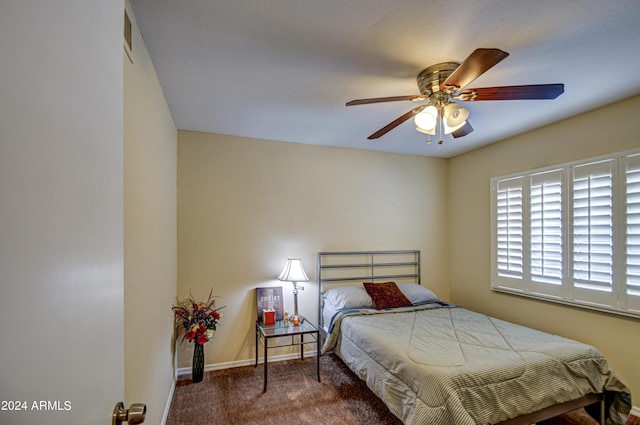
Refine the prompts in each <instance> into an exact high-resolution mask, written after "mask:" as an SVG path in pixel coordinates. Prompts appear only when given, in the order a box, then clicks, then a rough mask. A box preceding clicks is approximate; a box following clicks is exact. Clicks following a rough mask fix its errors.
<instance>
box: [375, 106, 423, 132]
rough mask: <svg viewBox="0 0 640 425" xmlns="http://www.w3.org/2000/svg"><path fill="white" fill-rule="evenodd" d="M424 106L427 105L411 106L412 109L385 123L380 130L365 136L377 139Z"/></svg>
mask: <svg viewBox="0 0 640 425" xmlns="http://www.w3.org/2000/svg"><path fill="white" fill-rule="evenodd" d="M426 107H427V105H420V106H418V107H416V108H413V109H412V110H410V111H409V112H407V113H406V114H404V115H402V116H401V117H399V118H396V119H395V120H393V121H391V122H390V123H389V124H387V125H385V126H384V127H382V128H381V129H380V130H378V131H376V132H375V133H373V134H372V135H371V136H369V137H367V139H369V140H373V139H377V138H378V137H381V136H384V135H385V134H387V133H388V132H390V131H391V130H393V129H394V128H396V127H397V126H399V125H400V124H402V123H403V122H405V121H407V120H408V119H409V118H411V117H413V116H414V115H416V114H418V113H420V112H421V111H422V110H423V109H424V108H426Z"/></svg>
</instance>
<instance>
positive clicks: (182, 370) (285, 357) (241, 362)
mask: <svg viewBox="0 0 640 425" xmlns="http://www.w3.org/2000/svg"><path fill="white" fill-rule="evenodd" d="M317 354H318V352H317V351H305V353H304V356H305V357H315V356H316V355H317ZM298 358H300V354H299V353H291V354H282V355H280V356H269V363H271V362H281V361H285V360H292V359H298ZM263 361H264V359H263V358H262V357H259V358H258V364H261V363H262V362H263ZM255 364H256V359H246V360H237V361H233V362H225V363H214V364H208V365H205V366H204V371H205V372H210V371H212V370H221V369H231V368H232V367H240V366H250V365H255ZM176 372H177V376H182V375H189V374H190V373H191V367H182V368H179V369H177V371H176Z"/></svg>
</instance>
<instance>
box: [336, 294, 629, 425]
mask: <svg viewBox="0 0 640 425" xmlns="http://www.w3.org/2000/svg"><path fill="white" fill-rule="evenodd" d="M331 330H332V332H331V333H330V335H329V337H328V338H327V341H326V343H325V345H324V347H323V352H327V351H334V352H335V353H336V354H337V355H338V356H340V357H341V358H342V360H343V361H344V362H345V363H346V364H347V365H348V366H349V367H350V368H351V369H352V370H353V371H354V372H355V373H356V374H357V375H358V376H359V377H360V378H361V379H363V380H365V381H366V382H367V385H368V386H369V388H371V390H372V391H374V392H375V393H376V394H377V395H378V396H379V397H380V398H381V399H382V400H383V401H384V402H385V403H386V404H387V406H388V407H389V409H390V410H391V412H392V413H393V414H395V415H396V416H397V417H399V418H400V419H402V421H403V422H404V423H405V424H407V425H414V424H429V425H438V424H441V425H452V424H455V425H475V424H493V423H498V422H501V421H504V420H507V419H510V418H513V417H517V416H521V415H523V414H527V413H532V412H534V411H537V410H540V409H542V408H545V407H549V406H552V405H555V404H559V403H563V402H566V401H570V400H574V399H577V398H579V397H581V396H583V395H586V394H589V393H600V392H603V391H605V390H606V391H612V392H615V393H619V394H621V395H623V398H624V397H626V399H627V400H628V399H629V396H628V393H629V390H628V388H627V387H626V386H625V385H624V384H623V383H622V382H621V381H620V380H619V379H618V378H617V377H616V376H615V374H614V372H613V371H612V369H611V367H610V366H609V363H608V362H607V360H606V359H605V358H604V357H603V356H602V355H601V354H600V352H598V350H596V349H595V348H593V347H591V346H589V345H586V344H582V343H580V342H577V341H573V340H570V339H566V338H562V337H559V336H556V335H550V334H547V333H544V332H539V331H536V330H534V329H531V328H527V327H523V326H519V325H515V324H512V323H509V322H505V321H502V320H498V319H495V318H491V317H488V316H485V315H482V314H478V313H475V312H472V311H469V310H466V309H463V308H459V307H456V306H452V305H441V304H428V305H425V306H421V307H405V308H401V309H393V310H391V311H384V310H383V311H378V310H370V309H366V310H357V311H354V310H350V311H345V312H343V313H340V314H338V315H337V316H336V318H335V320H334V322H333V324H332V328H331ZM629 403H630V400H629ZM612 413H613V414H612V415H610V418H609V420H608V423H611V424H618V423H619V424H622V423H623V421H624V417H623V416H624V415H620V414H619V413H618V412H615V411H613V412H612Z"/></svg>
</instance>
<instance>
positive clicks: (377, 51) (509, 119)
mask: <svg viewBox="0 0 640 425" xmlns="http://www.w3.org/2000/svg"><path fill="white" fill-rule="evenodd" d="M131 3H132V6H133V9H134V12H135V15H136V18H137V21H138V24H139V26H140V27H141V31H142V34H143V37H144V40H145V44H146V46H147V49H148V50H149V53H150V55H151V58H152V61H153V63H154V66H155V68H156V72H157V74H158V78H159V79H160V84H161V85H162V88H163V90H164V94H165V96H166V99H167V102H168V103H169V108H170V109H171V113H172V114H173V118H174V120H175V123H176V125H177V127H178V128H179V129H186V130H194V131H204V132H211V133H220V134H229V135H236V136H244V137H252V138H260V139H270V140H279V141H286V142H297V143H306V144H317V145H326V146H340V147H347V148H355V149H368V150H376V151H384V152H397V153H404V154H413V155H424V156H434V157H443V158H447V157H452V156H455V155H458V154H460V153H463V152H466V151H469V150H473V149H476V148H478V147H481V146H484V145H488V144H491V143H494V142H496V141H498V140H501V139H504V138H507V137H510V136H513V135H515V134H518V133H522V132H525V131H528V130H531V129H534V128H536V127H539V126H542V125H545V124H548V123H551V122H554V121H558V120H561V119H564V118H567V117H570V116H573V115H576V114H579V113H581V112H584V111H587V110H590V109H594V108H596V107H599V106H602V105H605V104H608V103H611V102H614V101H616V100H619V99H623V98H627V97H630V96H633V95H637V94H640V1H638V0H537V1H524V0H468V1H460V0H448V1H442V0H431V1H420V0H131ZM480 47H483V48H499V49H501V50H504V51H506V52H508V53H509V54H510V56H509V57H507V58H506V59H505V60H503V61H502V62H500V63H499V64H498V65H496V66H495V67H494V68H492V69H490V70H489V71H487V72H486V73H485V74H484V75H482V76H481V77H479V78H478V79H477V80H475V81H474V82H472V83H471V84H470V85H469V86H468V87H489V86H505V85H521V84H543V83H564V84H565V92H564V94H562V95H561V96H560V97H559V98H557V99H556V100H526V101H486V102H476V103H472V104H466V105H465V106H467V107H468V108H469V110H470V117H469V121H470V122H471V124H472V125H473V127H474V129H475V131H474V132H473V133H471V134H470V135H468V136H465V137H462V138H458V139H452V138H449V137H450V136H447V138H445V141H444V143H443V144H442V145H438V144H437V143H432V144H430V145H427V143H426V136H425V135H423V134H421V133H418V132H417V131H416V130H415V127H414V125H413V123H412V122H411V121H408V122H406V123H404V124H402V125H401V126H400V127H398V128H396V129H394V130H392V131H391V132H389V133H387V134H386V135H385V136H383V137H382V138H380V139H377V140H376V141H370V140H367V136H369V135H370V134H372V133H373V132H375V131H376V130H378V129H380V128H381V127H383V126H384V125H386V124H388V123H389V122H391V121H392V120H394V119H395V118H397V117H399V116H400V115H402V114H404V113H405V112H407V111H409V110H410V109H412V108H413V107H415V106H416V105H415V104H413V103H411V102H394V103H382V104H371V105H362V106H352V107H349V108H347V107H345V103H346V102H347V101H349V100H352V99H359V98H368V97H383V96H394V95H408V94H414V93H415V94H417V93H418V88H417V85H416V80H415V78H416V76H417V75H418V73H419V72H420V71H421V70H422V69H424V68H426V67H428V66H430V65H434V64H436V63H439V62H447V61H452V62H462V61H463V60H464V59H465V58H466V57H467V56H468V55H469V54H470V53H471V52H472V51H473V50H475V49H476V48H480ZM134 48H135V46H134ZM606 132H607V131H606V123H603V137H606Z"/></svg>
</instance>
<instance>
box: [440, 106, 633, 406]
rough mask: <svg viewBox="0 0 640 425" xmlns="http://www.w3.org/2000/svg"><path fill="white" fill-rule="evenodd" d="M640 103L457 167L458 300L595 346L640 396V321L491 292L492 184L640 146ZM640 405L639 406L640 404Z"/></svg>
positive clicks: (454, 295)
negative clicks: (639, 122)
mask: <svg viewBox="0 0 640 425" xmlns="http://www.w3.org/2000/svg"><path fill="white" fill-rule="evenodd" d="M639 113H640V97H635V98H632V99H629V100H627V101H624V102H620V103H616V104H613V105H611V106H607V107H605V108H602V109H599V110H596V111H593V112H589V113H586V114H583V115H580V116H578V117H576V118H572V119H569V120H566V121H563V122H560V123H558V124H555V125H552V126H549V127H545V128H542V129H539V130H536V131H533V132H530V133H526V134H523V135H521V136H518V137H514V138H512V139H510V140H507V141H504V142H501V143H496V144H494V145H491V146H489V147H487V148H484V149H479V150H476V151H474V152H470V153H468V154H466V155H461V156H458V157H456V158H453V159H451V160H450V162H449V186H448V188H449V208H448V211H449V214H450V216H449V217H450V231H449V237H450V245H451V251H450V258H451V287H450V292H451V299H452V301H453V302H456V303H459V304H462V305H464V306H465V307H468V308H470V309H473V310H477V311H480V312H483V313H487V314H489V315H492V316H495V317H499V318H503V319H506V320H509V321H512V322H515V323H520V324H523V325H526V326H531V327H534V328H537V329H540V330H543V331H547V332H551V333H555V334H559V335H563V336H566V337H570V338H573V339H577V340H579V341H583V342H586V343H588V344H592V345H594V346H595V347H597V348H598V349H600V351H602V352H603V354H604V355H605V356H606V357H607V358H608V359H609V360H610V361H611V363H612V364H613V367H614V368H615V369H616V371H617V372H618V374H619V375H620V377H621V378H622V379H623V380H624V381H625V382H626V383H627V385H629V386H630V387H631V389H632V391H633V393H634V394H635V395H636V397H638V396H640V367H638V359H640V344H638V343H637V338H638V335H640V321H638V320H637V319H629V318H623V317H618V316H613V315H608V314H604V313H599V312H593V311H587V310H582V309H577V308H572V307H566V306H560V305H555V304H550V303H545V302H541V301H534V300H530V299H524V298H520V297H516V296H510V295H505V294H499V293H493V292H491V290H490V277H491V273H490V260H491V258H490V257H491V251H490V233H489V232H490V227H489V226H490V223H489V212H490V209H489V208H490V205H489V179H490V178H491V177H494V176H499V175H504V174H509V173H513V172H517V171H522V170H529V169H534V168H538V167H544V166H547V165H552V164H558V163H562V162H568V161H573V160H579V159H583V158H589V157H593V156H597V155H603V154H607V153H611V152H617V151H623V150H627V149H631V148H637V147H639V146H640V136H638V129H637V119H636V118H635V117H636V116H638V114H639ZM635 404H637V401H636V403H635Z"/></svg>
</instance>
